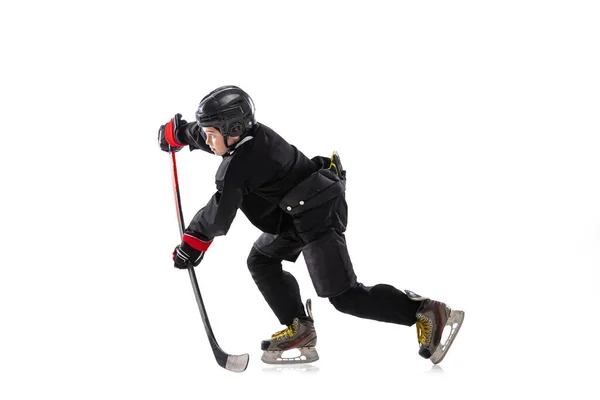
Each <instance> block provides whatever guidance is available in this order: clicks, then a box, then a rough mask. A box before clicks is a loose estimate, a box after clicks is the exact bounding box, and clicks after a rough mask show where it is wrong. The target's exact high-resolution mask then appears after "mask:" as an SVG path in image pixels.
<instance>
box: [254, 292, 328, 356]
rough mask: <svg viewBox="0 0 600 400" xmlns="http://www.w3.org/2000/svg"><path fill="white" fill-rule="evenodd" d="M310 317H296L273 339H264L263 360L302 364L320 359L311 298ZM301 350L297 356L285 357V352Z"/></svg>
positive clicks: (276, 333) (308, 304) (308, 303)
mask: <svg viewBox="0 0 600 400" xmlns="http://www.w3.org/2000/svg"><path fill="white" fill-rule="evenodd" d="M306 309H307V312H308V317H300V318H294V322H292V324H291V325H289V326H288V327H287V328H285V329H283V330H281V331H279V332H275V333H274V334H273V335H272V336H271V339H269V340H263V341H262V343H261V349H262V350H263V356H262V358H261V360H262V361H263V362H265V363H267V364H301V363H310V362H313V361H317V360H318V359H319V354H318V353H317V350H316V349H315V345H316V344H317V333H316V332H315V326H314V320H313V316H312V310H311V302H310V299H308V300H307V301H306ZM296 349H297V350H299V351H300V355H299V356H296V357H283V352H286V351H288V350H296Z"/></svg>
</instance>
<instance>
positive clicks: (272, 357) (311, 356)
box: [261, 347, 319, 364]
mask: <svg viewBox="0 0 600 400" xmlns="http://www.w3.org/2000/svg"><path fill="white" fill-rule="evenodd" d="M298 350H300V355H299V356H297V357H283V356H282V354H283V353H284V350H279V351H265V352H264V353H263V356H262V357H261V360H262V362H264V363H266V364H303V363H311V362H315V361H317V360H318V359H319V354H318V353H317V349H315V348H314V347H300V348H298ZM285 351H290V350H285Z"/></svg>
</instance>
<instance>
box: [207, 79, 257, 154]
mask: <svg viewBox="0 0 600 400" xmlns="http://www.w3.org/2000/svg"><path fill="white" fill-rule="evenodd" d="M196 121H198V126H200V127H214V128H217V129H218V130H219V132H221V134H222V135H223V137H224V138H225V143H227V136H233V137H237V136H244V135H245V134H246V133H247V132H248V131H249V130H250V128H252V127H253V126H254V125H255V124H256V120H255V119H254V102H253V101H252V99H251V98H250V96H248V93H246V92H244V91H243V90H242V89H240V88H239V87H237V86H221V87H219V88H217V89H215V90H213V91H212V92H210V93H209V94H207V95H206V96H205V97H204V98H203V99H202V101H201V102H200V105H199V106H198V111H197V112H196ZM202 135H203V136H204V133H202Z"/></svg>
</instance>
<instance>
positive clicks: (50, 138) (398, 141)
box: [0, 0, 600, 399]
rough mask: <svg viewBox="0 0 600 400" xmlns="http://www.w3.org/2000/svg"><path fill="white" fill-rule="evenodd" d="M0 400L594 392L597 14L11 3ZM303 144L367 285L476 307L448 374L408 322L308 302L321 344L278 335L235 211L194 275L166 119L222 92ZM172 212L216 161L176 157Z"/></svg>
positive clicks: (3, 106) (303, 276) (6, 41)
mask: <svg viewBox="0 0 600 400" xmlns="http://www.w3.org/2000/svg"><path fill="white" fill-rule="evenodd" d="M0 15H1V16H0V34H1V35H0V43H1V48H0V51H1V54H2V61H1V64H0V68H1V75H0V82H1V88H0V101H1V103H0V112H1V121H2V128H3V129H2V137H3V139H2V143H3V151H2V156H1V157H0V163H1V166H0V167H1V169H0V171H1V180H2V182H1V184H2V207H1V209H0V213H1V215H0V216H1V227H2V228H1V229H2V239H1V243H2V250H1V257H2V259H1V270H0V398H2V399H32V398H61V399H107V398H111V399H131V398H140V399H141V398H144V399H167V398H168V399H207V398H211V399H212V398H226V399H230V398H231V399H234V398H241V397H243V396H244V397H245V396H250V395H252V396H253V397H254V398H261V399H271V398H273V399H274V398H281V397H284V396H285V397H287V398H292V399H293V398H306V397H314V398H336V399H338V398H339V399H345V398H365V397H366V396H372V397H377V398H381V396H383V395H385V396H389V397H391V398H412V397H414V396H419V397H420V396H424V397H425V398H433V397H434V396H435V397H437V396H444V397H445V398H452V399H454V398H456V399H458V398H461V399H465V398H468V399H475V398H477V399H479V398H498V399H500V398H503V399H504V398H508V396H511V397H512V398H526V397H535V398H544V397H548V396H550V395H552V396H556V398H597V396H598V394H599V391H598V389H597V385H596V384H595V382H594V381H593V380H594V379H597V370H596V368H597V367H596V366H595V362H596V361H597V359H598V356H599V353H598V347H597V332H598V329H599V328H600V326H599V324H598V318H597V312H598V311H597V309H598V305H599V303H600V302H599V300H600V299H599V297H600V296H599V295H598V292H597V290H598V289H597V286H598V282H599V280H598V276H599V275H598V267H599V266H600V246H599V245H600V208H599V205H600V185H599V184H600V157H599V156H598V154H599V152H600V145H599V141H598V135H599V133H600V132H599V131H600V130H599V128H600V121H599V110H600V95H599V93H600V78H599V76H600V74H599V73H598V71H600V56H599V49H600V43H599V42H600V39H599V38H600V27H599V26H600V25H599V24H598V21H599V18H600V13H599V9H598V6H597V3H596V2H592V1H589V2H585V1H502V2H483V1H453V2H449V1H443V2H438V1H427V2H391V1H390V2H381V1H369V2H360V3H359V2H352V1H347V2H343V3H342V2H339V3H334V2H325V1H323V2H313V1H304V2H294V3H292V2H277V1H273V2H266V1H252V2H250V1H248V2H245V3H241V2H240V3H233V2H228V1H219V2H216V1H214V2H213V1H211V2H208V1H189V2H177V1H169V2H166V1H165V2H162V4H156V2H141V1H140V2H133V1H123V0H121V1H118V2H117V1H102V2H99V1H97V2H91V1H89V2H75V1H73V2H66V1H52V2H42V1H20V2H4V3H3V4H2V6H0ZM225 84H234V85H238V86H240V87H242V88H243V89H245V90H246V91H247V92H248V93H250V94H251V96H252V97H253V98H254V101H255V103H256V107H257V111H256V116H257V119H258V120H259V121H260V122H263V123H264V124H266V125H268V126H270V127H271V128H273V129H275V130H276V131H277V132H279V133H280V134H281V135H282V136H284V137H285V138H286V139H287V140H288V141H290V142H291V143H293V144H295V145H296V146H297V147H299V148H300V149H301V150H302V151H303V152H304V153H305V154H306V155H308V156H310V157H312V156H315V155H329V154H330V152H331V151H332V150H334V149H337V150H338V151H339V152H340V154H341V155H342V158H343V162H344V167H345V168H346V169H347V170H348V178H349V181H348V190H347V199H348V202H349V209H350V220H349V226H348V232H347V240H348V243H349V248H350V254H351V256H352V259H353V262H354V265H355V269H356V272H357V274H358V276H359V279H360V280H361V281H362V282H364V283H365V284H367V285H373V284H376V283H388V284H392V285H394V286H396V287H398V288H399V289H405V288H406V289H411V290H414V291H416V292H417V293H420V294H423V295H426V296H429V297H432V298H435V299H439V300H443V301H445V302H447V303H448V304H449V305H450V306H451V307H454V308H460V309H463V310H465V312H466V319H465V323H464V325H463V329H462V331H461V332H460V334H459V336H458V338H457V339H456V341H455V342H454V346H453V348H452V350H451V351H450V353H449V355H448V357H447V358H446V359H445V360H444V362H443V363H442V364H440V368H432V365H431V363H430V362H429V361H426V360H423V359H421V358H420V357H419V356H418V355H417V341H416V334H415V329H414V327H411V328H407V327H403V326H396V325H391V324H384V323H378V322H373V321H367V320H361V319H358V318H354V317H350V316H347V315H343V314H341V313H339V312H337V311H336V310H335V309H334V308H333V307H332V306H331V305H330V304H329V302H328V301H327V300H326V299H320V298H317V296H316V295H315V292H314V289H313V287H312V284H311V282H310V280H309V277H308V273H307V271H306V268H305V265H304V262H303V261H302V259H301V260H300V261H298V262H297V263H296V264H286V265H285V268H286V269H288V270H290V271H292V272H293V273H294V274H295V276H296V277H297V279H298V281H299V283H300V285H301V288H302V295H303V298H308V297H310V298H312V299H313V308H314V314H315V318H316V326H317V330H318V333H319V345H318V350H319V352H320V355H321V360H319V361H318V362H317V363H315V364H314V365H311V366H309V367H298V368H294V367H292V368H277V367H270V366H267V365H265V364H262V363H261V362H260V360H259V358H260V355H261V351H260V347H259V346H260V340H261V339H265V338H267V337H268V336H269V335H270V334H271V333H272V332H274V331H275V330H278V329H280V328H281V327H280V326H279V323H278V322H277V320H276V319H275V318H274V316H273V315H272V313H271V311H270V309H269V308H268V306H267V305H266V303H265V302H264V301H263V299H262V297H261V296H260V294H259V292H258V290H257V289H256V287H255V286H254V283H253V282H252V280H251V278H250V275H249V273H248V272H247V269H246V265H245V262H246V256H247V254H248V252H249V250H250V248H251V245H252V243H253V241H254V240H255V238H256V237H257V236H258V234H259V232H258V230H256V228H254V227H253V226H251V225H250V224H249V223H248V221H247V220H246V219H245V217H244V216H243V214H241V213H240V214H239V216H238V218H237V219H236V220H235V222H234V224H233V226H232V228H231V230H230V232H229V234H228V235H227V236H225V237H221V238H217V239H216V240H215V242H214V244H213V245H212V247H211V248H210V250H209V252H208V253H207V256H206V258H205V260H204V262H203V263H202V264H201V266H200V267H199V268H197V274H198V279H199V281H200V287H201V290H202V294H203V297H204V300H205V303H206V308H207V311H208V315H209V317H210V320H211V323H212V325H213V329H214V331H215V334H216V337H217V339H218V341H219V343H220V344H221V346H222V347H223V348H224V349H225V350H226V351H228V352H231V353H244V352H249V353H250V357H251V359H250V364H249V367H248V369H247V371H246V372H244V373H242V374H234V373H231V372H228V371H225V370H223V369H221V368H219V367H218V366H217V364H216V363H215V361H214V359H213V356H212V353H211V350H210V347H209V346H208V341H207V339H206V335H205V333H204V328H203V326H202V323H201V319H200V316H199V313H198V309H197V306H196V303H195V300H194V297H193V292H192V289H191V286H190V282H189V279H188V276H187V273H186V272H185V271H177V270H175V269H173V268H172V266H171V265H172V263H171V252H172V249H173V247H174V246H175V245H176V244H177V243H178V238H179V236H178V229H177V220H176V217H175V211H174V202H173V193H172V187H171V180H170V179H171V178H170V170H169V161H168V155H167V154H166V153H163V152H161V151H160V150H159V148H158V146H157V144H156V132H157V129H158V127H159V126H160V125H161V124H163V123H165V122H166V121H168V119H170V118H171V117H172V116H173V114H175V113H176V112H181V113H182V114H183V115H184V117H185V118H187V119H188V120H190V119H193V117H194V112H195V109H196V107H197V104H198V102H199V100H200V99H201V98H202V97H203V96H204V95H205V94H206V93H208V92H209V91H210V90H212V89H214V88H216V87H217V86H220V85H225ZM178 160H179V164H180V165H179V168H180V180H181V190H182V196H183V210H184V213H185V216H186V219H187V220H189V219H190V218H191V217H192V216H193V214H194V213H195V212H196V211H197V210H198V209H199V208H200V207H202V206H203V205H204V204H205V203H206V201H207V200H208V199H209V197H210V196H211V195H212V193H213V192H214V183H213V180H214V172H215V169H216V167H217V166H218V164H219V158H218V157H211V156H210V155H206V154H204V153H202V154H198V153H197V152H194V153H189V152H188V151H182V152H180V153H178Z"/></svg>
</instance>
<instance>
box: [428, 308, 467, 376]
mask: <svg viewBox="0 0 600 400" xmlns="http://www.w3.org/2000/svg"><path fill="white" fill-rule="evenodd" d="M464 319H465V313H464V311H459V310H453V311H450V317H449V318H448V320H447V321H446V325H445V326H444V328H446V327H450V329H451V331H450V335H449V336H448V339H446V342H445V343H444V344H440V345H439V346H438V348H437V349H436V350H435V352H434V353H433V355H432V356H431V358H430V360H431V362H432V363H434V364H439V363H440V362H442V360H443V359H444V357H445V356H446V353H447V352H448V350H449V349H450V346H451V345H452V342H454V339H455V338H456V334H457V333H458V331H459V330H460V327H461V326H462V323H463V320H464Z"/></svg>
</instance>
